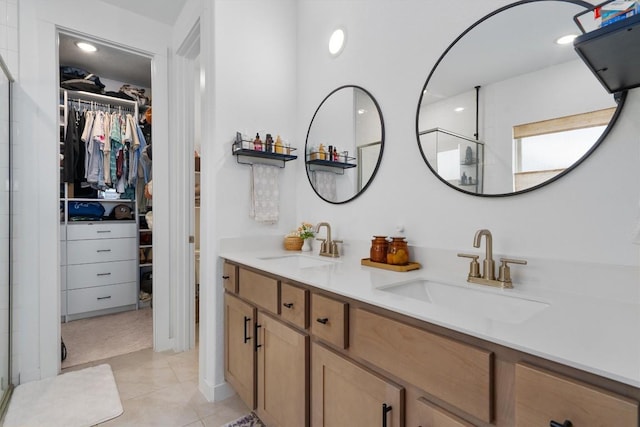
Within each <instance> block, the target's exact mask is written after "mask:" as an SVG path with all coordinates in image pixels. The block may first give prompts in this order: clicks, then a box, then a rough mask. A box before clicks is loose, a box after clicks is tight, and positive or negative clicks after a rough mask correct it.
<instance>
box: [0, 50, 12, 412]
mask: <svg viewBox="0 0 640 427" xmlns="http://www.w3.org/2000/svg"><path fill="white" fill-rule="evenodd" d="M0 68H1V69H2V71H1V72H0V418H1V416H2V414H3V412H4V410H5V409H6V405H7V402H8V400H9V397H10V394H11V389H12V385H11V237H12V236H11V196H10V190H11V126H10V125H11V111H10V105H11V81H12V79H11V75H10V74H9V72H8V70H7V67H6V65H5V63H4V61H3V60H2V57H1V56H0Z"/></svg>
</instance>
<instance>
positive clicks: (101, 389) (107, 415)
mask: <svg viewBox="0 0 640 427" xmlns="http://www.w3.org/2000/svg"><path fill="white" fill-rule="evenodd" d="M120 414H122V403H121V402H120V395H119V394H118V387H117V386H116V381H115V379H114V378H113V372H112V371H111V366H109V365H106V364H105V365H100V366H93V367H91V368H86V369H82V370H80V371H73V372H68V373H66V374H63V375H58V376H57V377H55V378H47V379H44V380H41V381H33V382H30V383H26V384H21V385H19V386H17V387H16V389H15V390H14V392H13V396H12V397H11V401H10V402H9V409H8V411H7V415H6V417H5V420H4V427H26V426H47V427H57V426H60V427H85V426H86V427H88V426H92V425H95V424H98V423H101V422H104V421H107V420H110V419H111V418H115V417H117V416H118V415H120Z"/></svg>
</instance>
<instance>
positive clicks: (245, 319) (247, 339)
mask: <svg viewBox="0 0 640 427" xmlns="http://www.w3.org/2000/svg"><path fill="white" fill-rule="evenodd" d="M249 321H251V318H250V317H247V316H244V343H245V344H246V343H247V341H249V340H250V339H251V337H249V336H247V323H249Z"/></svg>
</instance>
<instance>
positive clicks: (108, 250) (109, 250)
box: [96, 249, 111, 253]
mask: <svg viewBox="0 0 640 427" xmlns="http://www.w3.org/2000/svg"><path fill="white" fill-rule="evenodd" d="M96 252H98V253H100V252H111V249H98V250H97V251H96Z"/></svg>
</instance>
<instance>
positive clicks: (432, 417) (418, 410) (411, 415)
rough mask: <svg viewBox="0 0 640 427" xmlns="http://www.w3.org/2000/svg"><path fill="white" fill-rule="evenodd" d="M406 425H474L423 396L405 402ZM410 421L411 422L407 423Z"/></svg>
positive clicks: (441, 426) (471, 426)
mask: <svg viewBox="0 0 640 427" xmlns="http://www.w3.org/2000/svg"><path fill="white" fill-rule="evenodd" d="M407 423H408V424H407V425H410V426H429V427H475V426H474V425H473V424H471V423H468V422H466V421H465V420H463V419H462V418H460V417H457V416H456V415H453V414H452V413H451V412H448V411H446V410H444V409H443V408H441V407H439V406H436V405H435V404H433V403H431V402H429V401H428V400H427V399H425V398H424V397H421V398H419V399H417V400H415V401H414V402H411V403H409V402H407ZM409 423H411V424H409Z"/></svg>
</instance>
